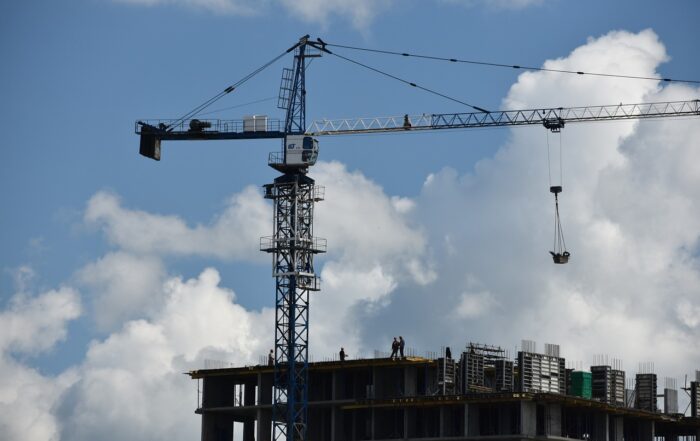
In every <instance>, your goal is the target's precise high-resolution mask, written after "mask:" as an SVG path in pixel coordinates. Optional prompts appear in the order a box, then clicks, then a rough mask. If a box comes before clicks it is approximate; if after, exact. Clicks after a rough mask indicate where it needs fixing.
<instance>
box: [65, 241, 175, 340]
mask: <svg viewBox="0 0 700 441" xmlns="http://www.w3.org/2000/svg"><path fill="white" fill-rule="evenodd" d="M164 277H165V268H164V267H163V263H162V262H161V260H160V259H158V258H156V257H153V256H135V255H131V254H129V253H126V252H123V251H122V252H116V253H109V254H107V255H106V256H103V257H102V258H100V259H99V260H97V261H96V262H93V263H90V264H88V265H86V266H85V267H84V268H82V269H81V270H80V271H79V272H78V279H79V281H80V283H82V284H83V285H85V286H86V287H87V288H88V292H89V293H91V294H92V295H90V296H89V298H91V299H92V302H93V318H94V320H95V322H96V323H97V325H98V326H99V327H100V329H102V330H109V329H112V328H113V327H115V326H117V325H121V324H122V323H124V322H125V321H127V320H129V319H132V318H139V317H143V316H144V315H145V314H147V313H148V312H152V311H153V310H154V308H157V307H158V306H160V304H161V302H162V295H160V294H161V292H162V290H161V289H160V286H161V284H162V281H163V278H164Z"/></svg>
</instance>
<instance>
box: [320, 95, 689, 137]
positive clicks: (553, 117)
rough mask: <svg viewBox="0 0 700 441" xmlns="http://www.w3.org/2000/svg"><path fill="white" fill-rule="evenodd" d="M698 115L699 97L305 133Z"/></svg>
mask: <svg viewBox="0 0 700 441" xmlns="http://www.w3.org/2000/svg"><path fill="white" fill-rule="evenodd" d="M698 115H700V100H692V101H673V102H659V103H643V104H616V105H609V106H588V107H568V108H567V107H558V108H550V109H531V110H503V111H498V112H472V113H433V114H422V115H402V116H390V117H378V118H349V119H335V120H327V119H323V120H317V121H313V122H312V123H311V125H310V126H309V128H308V129H307V134H309V135H312V136H321V135H347V134H351V133H382V132H404V131H413V130H439V129H465V128H478V127H502V126H521V125H544V126H545V127H547V128H550V129H551V128H555V127H559V128H561V127H562V126H563V125H564V124H565V123H570V122H584V121H606V120H623V119H647V118H665V117H678V116H698Z"/></svg>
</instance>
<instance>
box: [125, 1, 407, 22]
mask: <svg viewBox="0 0 700 441" xmlns="http://www.w3.org/2000/svg"><path fill="white" fill-rule="evenodd" d="M114 1H117V2H121V3H127V4H134V5H142V6H150V7H152V6H165V5H178V6H184V7H188V8H193V9H202V10H205V11H209V12H213V13H216V14H231V15H242V16H252V15H260V14H264V13H269V12H270V11H278V10H279V6H282V7H283V8H285V9H286V10H287V11H288V12H290V13H291V14H293V15H295V16H297V17H299V18H301V19H302V20H304V21H306V22H309V23H319V24H321V25H323V26H326V25H328V23H329V21H330V20H331V19H333V18H338V19H348V20H349V21H350V23H351V24H352V25H353V26H355V27H356V28H358V29H365V28H367V26H369V25H370V24H371V23H372V21H373V20H374V19H375V17H376V16H377V15H379V14H380V13H382V12H385V11H386V10H387V9H389V7H390V6H391V5H393V3H394V0H351V1H350V0H114Z"/></svg>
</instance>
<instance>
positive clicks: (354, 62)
mask: <svg viewBox="0 0 700 441" xmlns="http://www.w3.org/2000/svg"><path fill="white" fill-rule="evenodd" d="M326 52H327V53H329V54H331V55H334V56H336V57H338V58H340V59H342V60H345V61H348V62H350V63H353V64H356V65H358V66H361V67H364V68H365V69H369V70H371V71H373V72H375V73H378V74H380V75H384V76H386V77H388V78H391V79H393V80H396V81H399V82H402V83H404V84H408V85H409V86H411V87H415V88H417V89H421V90H423V91H425V92H428V93H431V94H433V95H437V96H439V97H442V98H445V99H448V100H450V101H454V102H456V103H459V104H462V105H465V106H467V107H471V108H472V109H474V110H476V111H477V112H484V113H491V112H489V111H488V110H486V109H484V108H482V107H479V106H476V105H473V104H469V103H467V102H465V101H462V100H459V99H457V98H453V97H451V96H448V95H445V94H444V93H441V92H438V91H436V90H433V89H429V88H427V87H424V86H421V85H419V84H416V83H414V82H412V81H408V80H406V79H403V78H400V77H398V76H396V75H393V74H390V73H388V72H385V71H383V70H380V69H377V68H376V67H372V66H369V65H367V64H364V63H361V62H359V61H357V60H353V59H352V58H348V57H345V56H343V55H340V54H337V53H335V52H330V51H326Z"/></svg>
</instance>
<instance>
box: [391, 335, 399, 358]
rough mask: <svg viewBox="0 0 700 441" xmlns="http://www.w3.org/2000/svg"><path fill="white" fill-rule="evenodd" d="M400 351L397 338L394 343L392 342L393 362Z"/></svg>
mask: <svg viewBox="0 0 700 441" xmlns="http://www.w3.org/2000/svg"><path fill="white" fill-rule="evenodd" d="M398 351H399V342H398V341H397V340H396V337H394V341H393V342H391V357H389V358H391V359H392V360H393V359H394V358H396V357H397V355H396V354H397V352H398Z"/></svg>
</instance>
